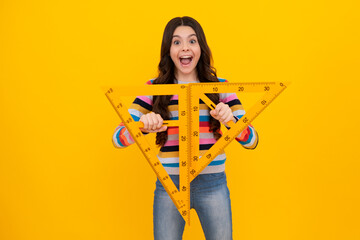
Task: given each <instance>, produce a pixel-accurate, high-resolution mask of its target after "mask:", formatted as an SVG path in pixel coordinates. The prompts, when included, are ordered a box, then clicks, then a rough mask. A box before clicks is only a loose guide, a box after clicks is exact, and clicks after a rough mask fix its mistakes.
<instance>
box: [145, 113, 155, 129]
mask: <svg viewBox="0 0 360 240" xmlns="http://www.w3.org/2000/svg"><path fill="white" fill-rule="evenodd" d="M151 115H152V114H151V113H149V114H147V115H146V117H147V120H148V122H149V125H148V128H147V129H148V130H150V131H151V130H152V129H153V125H154V122H153V118H152V116H151Z"/></svg>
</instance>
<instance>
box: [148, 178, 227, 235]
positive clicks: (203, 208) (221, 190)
mask: <svg viewBox="0 0 360 240" xmlns="http://www.w3.org/2000/svg"><path fill="white" fill-rule="evenodd" d="M170 177H171V179H172V180H173V182H174V184H175V185H176V186H177V187H178V188H179V175H170ZM190 208H193V209H195V211H196V213H197V214H198V216H199V219H200V223H201V226H202V228H203V230H204V234H205V237H206V239H207V240H231V239H232V217H231V205H230V193H229V189H228V187H227V182H226V175H225V172H221V173H211V174H201V175H198V176H197V177H196V178H195V179H194V180H193V181H192V182H191V184H190ZM153 210H154V238H155V240H181V239H182V235H183V232H184V227H185V221H184V219H183V218H182V216H181V215H180V213H179V211H178V210H177V208H176V207H175V205H174V203H173V202H172V200H171V199H170V197H169V195H168V194H167V192H166V191H165V189H164V187H163V186H162V184H161V183H160V181H159V180H157V181H156V189H155V192H154V209H153Z"/></svg>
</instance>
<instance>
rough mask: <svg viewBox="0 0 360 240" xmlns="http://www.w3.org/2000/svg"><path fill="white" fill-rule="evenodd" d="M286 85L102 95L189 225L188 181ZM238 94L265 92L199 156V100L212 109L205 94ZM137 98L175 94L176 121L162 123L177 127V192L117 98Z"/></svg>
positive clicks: (168, 87)
mask: <svg viewBox="0 0 360 240" xmlns="http://www.w3.org/2000/svg"><path fill="white" fill-rule="evenodd" d="M288 84H289V83H280V82H261V83H259V82H256V83H189V84H157V85H148V86H137V87H129V86H123V87H111V88H108V89H107V90H106V93H105V94H106V96H107V98H108V99H109V101H110V102H111V104H112V106H113V107H114V109H115V111H116V112H117V113H118V115H119V116H120V118H121V120H122V122H123V123H124V125H125V127H126V128H127V129H128V131H129V132H130V134H131V136H132V138H133V139H134V140H135V142H136V143H137V145H138V146H139V148H140V150H141V152H142V153H143V155H144V156H145V158H146V159H147V161H148V163H149V164H150V166H151V168H152V169H153V171H154V172H155V174H156V176H157V178H158V179H159V181H160V182H161V183H162V185H163V186H164V188H165V190H166V191H167V193H168V194H169V196H170V198H171V199H172V201H173V202H174V204H175V206H176V208H177V209H178V210H179V212H180V214H181V215H182V217H183V218H184V220H185V221H186V222H187V223H188V224H190V182H191V181H192V180H193V179H194V178H195V177H196V176H197V175H198V174H199V173H201V171H202V170H203V169H204V168H205V167H206V166H207V165H209V164H210V162H211V161H212V160H213V159H214V158H215V157H216V156H217V155H218V154H219V153H220V152H222V151H223V150H224V148H225V147H226V146H228V145H229V143H230V142H231V141H232V140H234V139H235V137H236V136H238V135H239V134H240V133H241V132H242V131H243V130H244V129H245V128H246V127H247V126H248V125H249V124H250V123H251V122H252V121H253V120H254V119H255V118H256V117H257V116H258V115H259V114H260V113H261V112H262V111H263V110H264V109H265V108H266V107H267V106H269V104H270V103H271V102H272V101H273V100H274V99H275V98H276V97H277V96H278V95H279V94H280V93H281V92H282V91H283V90H284V89H285V88H286V86H287V85H288ZM237 92H241V93H242V92H264V93H265V94H264V96H262V97H261V98H260V99H259V101H258V102H257V103H256V104H255V105H253V107H252V108H251V109H250V110H247V112H246V114H245V115H244V116H243V117H242V118H240V119H239V121H238V122H237V123H233V124H231V125H229V126H230V127H231V128H230V129H229V130H228V131H226V132H225V133H224V134H223V135H222V137H221V138H220V139H219V140H218V141H217V142H216V143H215V144H214V145H213V146H212V147H211V148H210V149H209V150H207V151H206V152H205V154H203V155H202V156H199V136H200V132H199V99H201V100H203V101H204V102H205V104H207V105H208V106H209V108H210V109H213V108H214V107H215V104H214V103H213V102H211V100H210V99H209V98H207V97H206V95H205V94H206V93H237ZM139 95H178V104H179V108H178V111H179V114H178V116H179V120H178V121H165V122H164V124H167V125H169V126H176V125H178V126H179V179H180V184H179V189H177V187H176V186H175V184H174V183H173V181H172V180H171V178H170V177H169V175H168V173H167V172H166V170H165V168H164V167H163V166H162V164H161V162H160V161H159V159H158V158H157V156H156V154H155V152H154V151H153V150H152V149H151V147H150V144H149V143H148V142H147V140H146V138H145V136H144V135H143V134H142V132H141V131H140V129H139V128H140V127H141V123H139V122H135V121H134V120H133V119H132V117H131V115H130V114H129V112H128V109H127V108H126V107H125V106H124V104H123V102H122V101H121V99H120V96H139ZM229 124H230V123H229Z"/></svg>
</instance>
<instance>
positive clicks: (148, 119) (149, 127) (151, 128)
mask: <svg viewBox="0 0 360 240" xmlns="http://www.w3.org/2000/svg"><path fill="white" fill-rule="evenodd" d="M139 121H140V122H142V123H144V127H143V128H141V129H140V130H141V131H142V132H147V133H151V132H163V131H166V129H167V126H163V125H162V124H163V121H164V120H163V119H162V117H161V116H160V114H155V113H153V112H150V113H148V114H144V115H142V116H141V117H140V120H139Z"/></svg>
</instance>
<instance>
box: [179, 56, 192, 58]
mask: <svg viewBox="0 0 360 240" xmlns="http://www.w3.org/2000/svg"><path fill="white" fill-rule="evenodd" d="M180 58H191V56H182V57H180Z"/></svg>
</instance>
